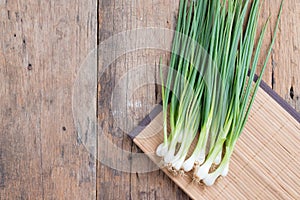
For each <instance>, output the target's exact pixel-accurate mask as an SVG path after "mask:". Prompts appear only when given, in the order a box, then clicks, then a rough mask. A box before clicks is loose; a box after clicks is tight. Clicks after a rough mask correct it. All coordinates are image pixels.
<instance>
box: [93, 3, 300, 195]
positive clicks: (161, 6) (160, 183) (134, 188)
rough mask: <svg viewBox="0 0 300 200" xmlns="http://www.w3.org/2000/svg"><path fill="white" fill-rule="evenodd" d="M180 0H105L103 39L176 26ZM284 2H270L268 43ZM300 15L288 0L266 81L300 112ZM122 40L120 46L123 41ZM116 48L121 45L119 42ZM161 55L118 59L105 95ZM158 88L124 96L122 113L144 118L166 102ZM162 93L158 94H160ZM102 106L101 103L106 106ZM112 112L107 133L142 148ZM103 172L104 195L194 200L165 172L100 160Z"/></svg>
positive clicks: (105, 83) (299, 7) (132, 54)
mask: <svg viewBox="0 0 300 200" xmlns="http://www.w3.org/2000/svg"><path fill="white" fill-rule="evenodd" d="M100 2H101V1H100ZM178 2H179V1H176V0H175V1H174V0H173V1H172V0H169V1H156V0H154V1H145V0H144V1H105V0H103V1H102V2H101V3H100V6H99V19H100V21H99V26H100V27H99V33H98V35H99V41H100V42H103V41H105V40H106V39H107V38H109V37H110V36H113V35H114V34H117V33H120V32H122V31H126V30H132V29H136V28H144V27H160V28H171V29H174V27H175V23H176V19H175V17H176V14H177V8H178V7H177V6H178ZM280 2H281V1H280V0H275V1H271V0H268V1H264V4H263V7H262V11H263V12H262V20H266V19H267V17H268V16H269V15H270V14H271V16H272V18H271V28H270V29H268V32H267V34H266V40H265V41H266V42H265V45H268V43H270V40H271V38H272V32H273V28H274V24H275V17H276V15H277V13H278V8H279V5H280ZM299 15H300V5H299V2H298V1H296V0H294V1H292V0H287V1H285V5H284V10H283V16H282V21H281V23H280V30H279V33H278V38H277V40H276V43H275V46H274V50H273V52H272V59H270V62H269V64H268V67H267V69H266V73H265V75H264V81H266V82H267V83H268V85H269V86H270V87H272V88H273V89H274V90H275V91H276V92H278V93H279V94H280V95H281V96H282V97H283V98H284V99H285V100H286V101H288V102H289V103H290V104H291V105H292V106H293V107H294V108H296V109H297V110H298V111H300V106H299V104H300V103H299V102H300V100H299V95H300V76H299V75H300V67H299V64H300V59H299V58H298V55H299V52H298V47H299V45H300V41H299V39H298V36H299V34H300V30H299V25H300V21H299ZM138 39H139V38H138V37H134V36H131V37H129V38H125V40H129V41H132V40H133V41H134V40H138ZM149 39H151V38H149ZM116 43H117V44H118V42H116ZM119 43H122V41H119ZM129 43H130V42H129ZM115 48H116V49H117V48H118V45H116V47H115ZM160 55H166V56H163V61H164V62H167V56H168V54H166V53H165V54H164V52H157V51H152V50H137V51H135V52H130V53H127V54H126V55H123V56H121V57H120V58H118V59H117V60H116V62H114V63H113V64H112V65H111V67H110V68H109V70H108V71H107V73H106V75H105V76H104V78H103V79H100V85H101V91H100V93H99V97H100V98H104V99H105V97H108V96H110V94H111V92H112V91H113V90H114V87H115V85H116V84H117V83H118V81H119V80H120V77H121V76H123V75H124V76H125V77H126V76H127V82H126V84H127V86H126V87H127V88H130V87H131V85H132V84H136V83H135V82H134V81H131V78H130V75H126V73H127V72H128V71H130V70H131V69H132V68H135V67H137V66H138V67H140V66H139V65H142V64H147V65H153V64H155V63H156V64H157V63H159V58H160ZM100 66H101V64H100ZM100 68H101V67H100ZM149 71H154V72H156V74H153V73H148V76H147V78H150V79H151V78H152V79H157V78H158V77H159V75H158V73H157V72H158V68H157V65H156V70H153V69H152V70H150V69H149ZM136 77H140V78H145V77H144V73H143V72H142V73H136ZM157 92H158V90H157V88H155V87H153V86H152V85H148V86H145V87H143V88H140V89H139V90H137V91H136V92H135V96H134V97H133V98H132V97H130V96H126V95H125V96H124V95H123V98H125V99H126V101H127V102H128V104H127V105H128V107H127V108H125V110H123V111H124V112H125V114H120V115H122V116H123V117H135V118H138V119H142V117H143V116H145V115H146V114H147V113H148V112H149V110H151V109H149V108H153V106H154V104H155V103H158V102H159V101H160V97H159V93H157ZM154 95H155V96H154ZM156 96H157V98H155V97H156ZM108 98H110V97H108ZM101 102H103V101H101ZM107 102H110V99H107ZM98 106H101V104H99V105H98ZM107 107H108V105H105V106H104V108H107ZM109 113H110V112H109V109H108V108H107V110H106V111H105V114H104V113H102V114H100V115H101V117H100V121H102V120H104V119H106V118H107V117H109V120H107V121H106V122H105V123H103V124H102V127H104V132H107V133H109V134H108V135H109V137H110V138H111V140H112V141H114V143H115V144H117V145H118V146H119V147H120V148H124V149H126V150H129V151H132V152H136V151H138V150H137V149H136V146H135V145H134V144H132V142H131V141H130V140H129V139H128V138H127V137H126V131H125V133H124V132H122V130H120V129H118V125H119V124H116V123H115V124H114V123H113V121H114V120H113V119H114V117H115V118H117V116H115V115H118V114H116V113H114V114H112V113H110V114H109ZM125 126H126V123H125ZM124 134H125V135H124ZM124 160H126V158H124ZM97 172H98V174H97V182H98V185H97V190H98V194H99V195H98V197H99V198H100V199H120V198H122V199H123V198H124V199H188V196H187V195H185V194H184V193H183V192H182V191H181V190H180V189H179V188H178V187H177V186H176V185H175V184H174V183H173V182H171V181H170V180H169V179H168V178H167V177H166V176H165V175H164V174H163V173H162V172H161V171H154V172H150V173H132V174H130V173H125V172H118V171H115V170H113V169H110V168H109V167H106V166H104V165H101V164H99V166H98V171H97Z"/></svg>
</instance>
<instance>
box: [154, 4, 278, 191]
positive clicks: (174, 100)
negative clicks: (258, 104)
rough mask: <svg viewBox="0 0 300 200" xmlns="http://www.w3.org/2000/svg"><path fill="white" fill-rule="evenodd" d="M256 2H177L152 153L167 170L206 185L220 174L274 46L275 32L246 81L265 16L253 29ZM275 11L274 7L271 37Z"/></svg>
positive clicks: (256, 57) (257, 53)
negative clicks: (159, 139) (160, 131)
mask: <svg viewBox="0 0 300 200" xmlns="http://www.w3.org/2000/svg"><path fill="white" fill-rule="evenodd" d="M260 5H261V4H260V1H259V0H252V1H250V0H191V1H188V0H183V1H180V6H179V14H178V22H177V27H176V33H175V35H174V39H173V47H172V55H171V60H170V68H169V71H168V76H167V80H166V81H165V83H164V81H163V83H162V85H163V87H162V100H163V118H164V125H163V128H164V141H163V143H162V144H160V145H159V146H158V147H157V150H156V153H157V155H158V156H160V157H162V160H163V162H164V164H165V165H166V166H168V168H169V170H171V171H173V172H174V173H175V174H185V173H187V172H189V171H192V172H193V180H194V181H196V182H200V181H201V182H204V183H205V184H206V185H213V184H214V182H215V180H216V179H217V178H218V177H219V176H226V175H227V173H228V170H229V161H230V157H231V155H232V153H233V150H234V146H235V144H236V142H237V140H238V138H239V136H240V134H241V132H242V131H243V128H244V126H245V123H246V121H247V118H248V115H249V111H250V109H251V106H252V104H253V101H254V97H255V94H256V92H257V90H258V87H259V84H260V81H261V79H262V75H263V72H264V70H265V68H266V65H267V60H268V58H269V56H270V54H271V49H272V46H273V44H274V38H275V36H274V37H273V40H272V42H271V44H270V46H269V50H268V53H267V55H266V58H265V62H264V64H263V67H262V70H261V73H260V75H259V76H258V79H257V81H256V82H255V83H254V82H253V80H254V77H255V72H256V68H257V65H258V60H259V57H260V54H261V52H260V50H261V47H262V42H263V38H264V34H265V31H266V27H267V24H268V21H269V20H267V21H266V22H265V24H264V26H263V28H262V29H261V30H258V19H259V11H260ZM281 11H282V4H281V7H280V11H279V15H278V19H277V24H276V27H275V30H274V35H276V32H277V29H278V24H279V19H280V15H281ZM256 36H258V41H256V40H255V39H256ZM255 41H256V42H255ZM168 125H169V126H168ZM192 143H194V144H195V145H192ZM192 146H193V147H192Z"/></svg>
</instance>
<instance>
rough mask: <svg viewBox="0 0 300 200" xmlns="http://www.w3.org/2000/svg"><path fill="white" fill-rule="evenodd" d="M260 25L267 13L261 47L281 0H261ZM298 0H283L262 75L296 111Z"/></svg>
mask: <svg viewBox="0 0 300 200" xmlns="http://www.w3.org/2000/svg"><path fill="white" fill-rule="evenodd" d="M263 2H264V3H263V6H262V11H261V24H262V23H263V21H265V20H267V18H268V17H269V16H271V20H270V24H271V28H269V29H268V30H267V33H266V39H265V42H264V46H265V47H267V45H268V43H269V42H270V41H271V38H272V37H273V29H274V27H275V23H276V15H277V13H278V8H279V6H280V3H281V0H267V1H263ZM299 19H300V2H299V1H298V0H287V1H284V7H283V13H282V20H281V21H280V28H279V31H278V35H277V39H276V41H275V44H274V47H273V51H272V55H271V59H270V61H269V63H268V66H267V69H266V71H265V75H264V78H263V79H264V81H265V82H266V83H268V85H269V86H270V87H271V88H272V89H273V90H274V91H276V92H277V93H278V94H279V95H280V96H281V97H282V98H283V99H285V100H286V101H287V102H288V103H289V104H290V105H291V106H292V107H294V108H295V109H296V110H297V111H298V112H300V89H299V88H300V67H299V66H300V58H299V50H300V39H299V37H298V36H299V34H300V26H299V24H300V20H299Z"/></svg>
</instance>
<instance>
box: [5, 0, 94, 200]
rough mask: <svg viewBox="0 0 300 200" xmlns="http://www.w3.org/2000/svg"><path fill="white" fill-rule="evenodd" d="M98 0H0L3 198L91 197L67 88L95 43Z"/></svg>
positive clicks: (86, 158)
mask: <svg viewBox="0 0 300 200" xmlns="http://www.w3.org/2000/svg"><path fill="white" fill-rule="evenodd" d="M96 5H97V1H96V0H92V1H87V0H86V1H79V0H75V1H67V0H61V1H33V0H28V1H0V16H1V17H0V45H1V47H0V82H1V84H0V95H1V98H0V99H1V101H0V113H1V118H0V129H1V131H0V199H94V198H95V196H96V182H95V180H96V163H95V159H94V158H93V157H91V156H90V153H88V152H87V151H86V149H85V148H84V146H83V145H81V143H80V140H77V136H76V130H75V126H74V123H73V117H72V98H71V97H72V89H73V81H74V80H75V75H76V72H77V70H78V69H79V66H80V63H81V62H82V61H83V59H84V58H85V57H86V55H87V54H88V53H89V51H90V50H92V49H94V48H95V47H96V39H97V34H96V31H97V26H96V25H97V22H96V20H97V9H96V7H97V6H96Z"/></svg>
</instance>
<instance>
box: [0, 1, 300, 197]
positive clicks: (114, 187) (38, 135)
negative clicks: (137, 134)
mask: <svg viewBox="0 0 300 200" xmlns="http://www.w3.org/2000/svg"><path fill="white" fill-rule="evenodd" d="M279 5H280V0H272V1H271V0H266V1H264V3H263V6H262V13H261V18H262V19H266V18H267V17H268V16H269V15H271V28H270V29H268V32H267V38H266V40H265V44H266V45H267V44H268V43H269V42H270V40H271V37H272V34H271V31H272V27H274V23H275V17H276V14H277V11H278V7H279ZM177 8H178V0H176V1H174V0H169V1H164V0H153V1H146V0H143V1H109V0H102V1H101V0H100V1H97V0H74V1H71V0H60V1H34V0H26V1H25V0H19V1H13V0H11V1H5V0H0V42H1V43H0V45H1V47H0V97H1V98H0V113H1V115H0V116H1V118H0V130H1V131H0V199H96V198H97V199H188V197H187V196H186V195H185V194H184V193H183V192H182V191H181V190H180V189H178V187H177V186H176V185H175V184H174V183H173V182H172V181H171V180H170V179H169V178H168V177H167V176H166V175H164V173H163V172H161V171H159V170H156V171H153V172H149V173H128V172H122V171H118V170H114V169H111V168H110V167H108V166H106V165H104V164H102V163H101V162H97V160H96V158H97V157H96V156H95V155H97V153H96V154H93V153H91V152H88V151H87V150H86V148H85V146H84V145H83V141H82V140H81V139H80V138H78V136H77V133H76V132H77V131H76V127H75V125H74V120H73V114H72V91H73V86H74V81H75V80H76V74H78V71H79V68H80V65H81V63H82V62H83V61H84V59H85V58H86V57H87V55H88V53H89V52H90V51H92V50H93V49H95V48H96V47H97V44H101V43H102V42H104V41H106V40H107V39H109V38H110V37H111V36H113V35H115V34H117V33H120V32H122V31H125V30H132V29H137V28H140V29H141V28H145V27H156V28H168V29H174V27H175V24H176V18H175V17H176V13H177ZM299 34H300V3H299V1H298V0H285V5H284V10H283V16H282V20H281V22H280V30H279V33H278V38H277V40H276V43H275V46H274V49H273V52H272V58H271V59H270V62H269V64H268V67H267V70H266V72H265V75H264V81H265V82H267V83H268V84H269V86H270V87H272V89H274V90H275V91H276V92H277V93H278V94H280V95H281V96H282V97H283V98H284V99H285V100H286V101H287V102H288V103H289V104H290V105H292V106H293V107H294V108H295V109H296V110H298V111H300V67H299V65H300V58H299V50H300V39H299ZM138 39H139V38H138V36H137V35H136V36H135V35H131V37H130V38H125V39H124V40H128V41H136V40H138ZM149 39H151V36H150V38H149ZM170 41H171V40H170V38H169V40H168V38H167V39H166V41H163V42H165V43H166V44H168V42H170ZM117 42H118V41H117ZM119 42H122V41H119ZM145 42H146V41H145ZM116 44H118V43H116ZM116 47H117V45H116ZM168 56H169V53H168V52H165V51H159V50H155V49H140V50H136V51H133V52H127V53H126V54H124V55H121V56H120V57H118V58H117V59H116V60H115V61H114V62H113V63H112V64H111V65H110V67H109V68H108V69H107V70H106V71H105V72H104V73H103V74H102V73H100V71H101V67H99V68H98V75H99V77H98V96H97V97H96V95H95V97H94V98H95V102H96V100H98V101H97V108H98V109H97V110H98V122H99V128H100V129H102V131H103V132H104V133H105V134H107V136H108V138H109V139H110V140H111V141H113V143H114V144H115V145H116V146H118V147H119V148H121V149H124V150H127V151H130V152H133V153H134V152H139V149H138V148H137V147H136V146H135V145H134V144H133V143H132V141H131V140H130V139H129V138H128V137H127V135H126V134H127V133H126V131H123V130H122V129H121V128H119V127H118V126H117V124H116V123H115V120H114V118H116V116H118V115H121V114H120V113H119V114H118V113H113V112H112V111H113V110H112V109H111V106H110V100H111V99H110V98H111V94H112V92H113V90H114V88H115V86H116V85H118V81H119V80H121V78H122V80H125V83H126V85H125V87H126V88H132V86H134V85H135V84H136V82H135V81H133V80H132V79H131V78H129V75H128V72H129V71H132V70H133V69H135V68H136V67H139V68H141V67H142V66H143V65H147V66H150V67H148V68H145V69H146V71H138V73H135V77H136V78H137V79H139V80H140V79H144V80H147V81H148V82H151V81H152V80H158V79H159V71H158V63H159V59H160V57H162V58H163V62H164V63H166V64H167V63H168ZM98 65H99V66H101V62H99V63H98ZM124 94H125V96H124V98H125V100H126V101H125V102H127V107H126V109H125V112H126V113H125V117H129V116H130V117H133V118H134V120H133V122H134V123H133V124H131V123H130V124H126V120H125V124H123V126H124V127H126V129H128V130H129V129H130V128H132V126H134V125H136V123H137V122H138V121H139V120H141V119H142V118H143V117H144V116H145V115H146V114H147V113H149V111H150V110H151V109H152V108H153V107H154V105H155V104H157V103H159V102H160V98H161V97H160V89H159V86H156V85H154V84H148V85H144V86H142V87H140V88H138V89H137V90H136V91H135V92H134V95H126V94H127V93H126V90H125V92H124ZM123 114H124V113H122V116H123ZM98 142H99V141H97V140H95V141H94V144H95V146H96V147H97V144H98ZM94 153H95V152H94ZM100 153H101V152H98V155H99V154H100ZM125 159H130V158H125Z"/></svg>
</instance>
